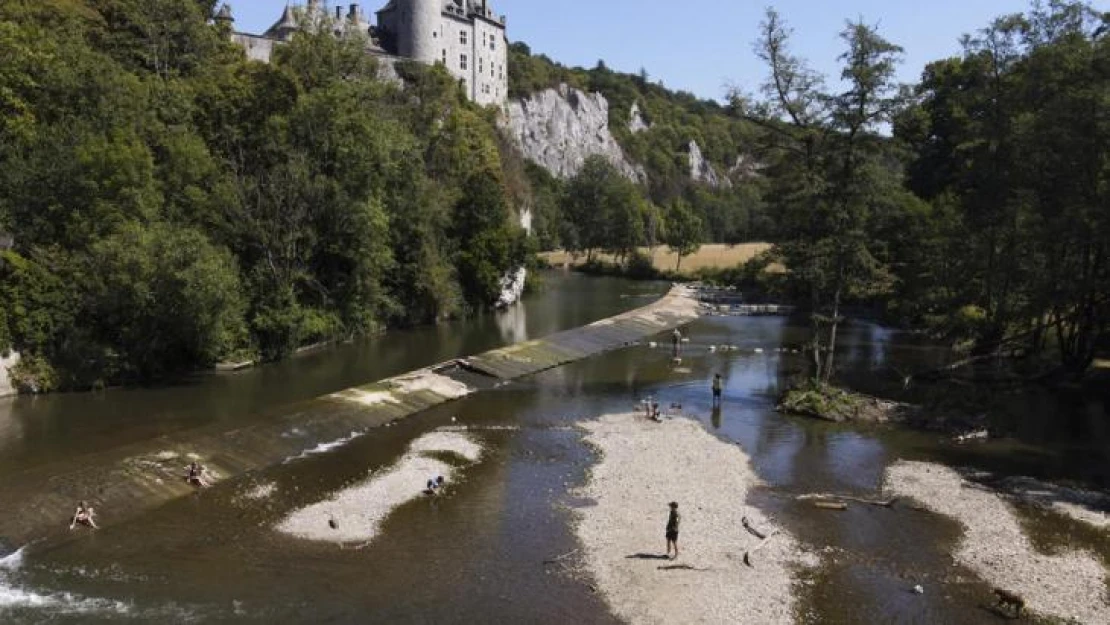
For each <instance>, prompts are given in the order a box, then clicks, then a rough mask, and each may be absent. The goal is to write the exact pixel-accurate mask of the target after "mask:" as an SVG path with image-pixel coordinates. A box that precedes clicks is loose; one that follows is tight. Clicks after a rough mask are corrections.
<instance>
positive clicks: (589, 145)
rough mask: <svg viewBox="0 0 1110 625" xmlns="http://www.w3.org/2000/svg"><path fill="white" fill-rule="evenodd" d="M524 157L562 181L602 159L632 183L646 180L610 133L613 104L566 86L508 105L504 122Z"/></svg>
mask: <svg viewBox="0 0 1110 625" xmlns="http://www.w3.org/2000/svg"><path fill="white" fill-rule="evenodd" d="M504 125H505V126H506V130H507V131H508V132H509V135H510V136H511V137H512V138H513V140H514V141H515V143H516V145H517V147H518V148H520V151H521V152H522V153H523V154H524V157H525V158H527V159H528V160H530V161H532V162H533V163H536V164H537V165H539V166H540V167H543V168H544V169H546V170H547V171H548V172H550V173H551V174H552V175H553V176H555V177H557V178H562V179H567V178H571V177H573V176H574V175H575V174H577V173H578V170H580V169H581V168H582V165H583V164H584V163H585V162H586V159H587V158H588V157H590V156H594V155H601V156H603V157H605V159H606V160H607V161H609V162H610V163H612V164H613V166H614V167H616V168H617V169H618V170H619V171H620V172H621V173H622V174H624V175H625V176H627V177H628V178H629V179H631V180H635V181H638V182H642V181H644V179H645V178H646V174H645V173H644V169H643V168H642V167H638V166H634V165H633V164H632V163H630V162H629V161H628V159H627V158H626V157H625V154H624V150H622V149H621V146H620V144H618V143H617V140H616V139H615V138H613V134H612V133H611V132H610V131H609V102H608V100H606V99H605V97H604V96H602V95H601V94H600V93H594V94H587V93H585V92H583V91H579V90H578V89H572V88H569V87H567V86H566V85H561V86H560V87H559V89H546V90H544V91H540V92H539V93H535V94H532V96H531V97H529V98H527V99H524V100H520V101H516V102H511V103H509V111H508V119H507V121H506V122H505V123H504Z"/></svg>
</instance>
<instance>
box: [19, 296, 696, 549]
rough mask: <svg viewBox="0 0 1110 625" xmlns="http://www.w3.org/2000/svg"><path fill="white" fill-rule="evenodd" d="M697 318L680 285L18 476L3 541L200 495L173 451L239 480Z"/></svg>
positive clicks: (61, 535)
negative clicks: (479, 348) (16, 505)
mask: <svg viewBox="0 0 1110 625" xmlns="http://www.w3.org/2000/svg"><path fill="white" fill-rule="evenodd" d="M697 317H698V304H697V301H696V300H695V299H694V297H693V295H692V293H691V291H690V290H689V289H686V288H684V287H675V288H673V289H671V291H670V292H669V293H667V294H666V295H665V296H663V297H662V298H660V299H659V300H657V301H655V302H652V303H649V304H647V305H645V306H642V307H640V308H637V309H634V310H630V311H627V312H623V313H621V314H617V315H614V316H611V317H609V318H607V319H602V320H601V321H596V322H594V323H591V324H588V325H585V326H582V327H579V328H574V329H570V330H565V331H562V332H557V333H554V334H551V335H549V336H546V337H544V338H542V339H536V340H532V341H525V342H522V343H517V344H513V345H510V346H508V347H503V348H500V349H494V350H491V351H487V352H484V353H482V354H478V355H475V356H471V357H469V358H464V359H453V360H451V361H448V362H445V363H442V364H440V365H437V366H433V367H429V368H426V369H420V370H417V371H414V372H411V373H407V374H403V375H399V376H394V377H392V378H387V379H385V380H381V381H379V382H375V383H372V384H366V385H362V386H357V387H353V388H349V389H347V390H344V391H339V392H334V393H329V394H327V395H325V396H322V397H319V398H317V399H314V400H311V401H309V402H303V403H299V404H295V405H292V406H290V407H289V408H288V409H287V410H284V411H282V412H281V413H279V414H275V415H272V416H271V417H269V418H267V419H265V420H263V421H258V422H254V423H251V424H250V425H247V426H243V427H233V428H229V427H228V426H227V425H225V424H222V423H214V424H211V425H208V426H205V427H201V428H196V429H192V430H187V431H181V432H174V433H172V434H169V435H166V436H163V437H160V438H158V439H156V440H149V441H144V442H141V443H135V444H130V445H125V446H121V447H114V448H110V449H107V450H105V451H103V452H101V453H98V454H94V455H87V456H84V457H82V459H81V462H80V464H75V463H69V462H64V461H63V462H59V463H56V464H42V465H38V466H36V467H34V468H32V469H30V470H27V471H23V472H21V473H17V474H8V475H5V481H4V482H3V483H0V501H18V502H20V503H21V513H20V514H18V515H6V516H0V536H3V537H6V538H8V539H10V540H11V541H13V542H14V543H15V544H21V545H22V544H26V543H29V542H32V541H35V540H41V539H47V540H51V539H58V540H69V539H72V536H73V534H72V533H68V532H66V531H65V526H64V524H61V525H60V524H59V523H58V519H65V518H68V515H70V514H71V513H72V511H73V505H74V502H77V501H82V500H87V501H89V502H90V503H91V504H92V505H93V506H95V507H96V508H97V510H98V511H100V521H101V525H102V526H107V525H110V524H113V523H117V522H121V521H123V520H125V519H127V518H128V517H130V516H132V515H134V514H137V513H140V512H142V511H144V510H146V509H149V508H150V507H153V506H157V505H160V504H163V503H166V502H167V501H170V500H172V499H176V498H179V497H183V496H185V495H188V494H190V493H192V492H193V490H192V488H190V487H189V486H188V485H187V484H186V483H185V482H184V480H182V479H181V477H180V472H181V466H180V463H174V462H162V461H161V460H160V458H163V457H168V455H169V454H174V457H190V458H197V459H199V460H200V461H201V462H202V463H203V464H204V465H205V466H206V467H207V468H208V469H209V471H210V472H211V473H212V474H214V475H219V476H221V477H223V478H225V479H230V478H234V477H237V476H240V475H243V474H244V473H246V472H248V471H251V470H255V469H260V468H264V467H267V466H271V465H275V464H279V463H282V462H287V461H292V460H296V459H299V458H303V457H305V456H306V454H308V455H311V454H312V453H315V452H317V450H321V449H334V448H336V447H339V446H342V445H345V444H348V443H350V442H351V441H353V440H356V439H357V438H359V437H362V436H365V435H367V434H368V433H370V432H371V431H372V430H373V429H374V428H377V427H381V426H385V425H387V424H390V423H392V422H394V421H397V420H400V419H404V418H406V417H409V416H411V415H414V414H417V413H419V412H422V411H424V410H427V409H429V408H432V407H435V406H439V405H442V404H445V403H447V402H451V401H455V400H457V399H459V398H460V397H462V396H465V395H469V394H471V393H473V392H477V391H479V390H481V388H491V387H494V386H497V385H502V384H504V383H507V382H509V381H512V380H516V379H519V378H521V377H524V376H529V375H533V374H536V373H539V372H541V371H546V370H548V369H552V368H555V367H559V366H561V365H565V364H568V363H571V362H575V361H578V360H583V359H586V358H590V357H592V356H596V355H598V354H602V353H605V352H607V351H611V350H614V349H619V348H622V347H625V346H627V345H630V344H634V343H637V342H639V341H642V340H645V339H647V338H648V337H651V336H655V335H657V334H659V333H663V332H668V331H670V330H672V329H674V328H675V327H678V326H682V325H685V324H687V323H689V322H691V321H693V320H695V319H696V318H697ZM452 376H454V377H452ZM470 382H473V383H474V386H471V384H470ZM306 414H311V415H312V418H306V417H305V415H306ZM425 479H426V478H425Z"/></svg>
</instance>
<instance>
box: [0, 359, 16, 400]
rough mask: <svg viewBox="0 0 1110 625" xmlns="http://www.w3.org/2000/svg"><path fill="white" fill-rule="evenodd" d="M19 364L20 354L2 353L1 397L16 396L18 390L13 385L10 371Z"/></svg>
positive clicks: (0, 364) (0, 372)
mask: <svg viewBox="0 0 1110 625" xmlns="http://www.w3.org/2000/svg"><path fill="white" fill-rule="evenodd" d="M18 364H19V354H18V353H16V352H10V353H8V354H4V353H2V352H0V397H7V396H8V395H15V394H16V392H17V389H16V388H15V386H14V385H13V384H12V378H11V375H10V374H9V373H8V369H10V368H11V367H14V366H16V365H18Z"/></svg>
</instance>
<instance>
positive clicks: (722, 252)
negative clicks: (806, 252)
mask: <svg viewBox="0 0 1110 625" xmlns="http://www.w3.org/2000/svg"><path fill="white" fill-rule="evenodd" d="M769 249H771V244H769V243H743V244H740V245H720V244H712V245H703V246H701V249H700V250H698V252H697V253H695V254H691V255H690V256H687V257H685V258H683V259H682V267H681V269H682V272H681V273H682V274H683V275H689V274H691V273H693V272H695V271H697V270H699V269H729V268H732V267H736V266H737V265H741V264H743V263H746V262H748V261H749V260H751V259H753V258H755V257H756V256H758V255H759V254H762V253H763V252H765V251H767V250H769ZM640 251H641V252H643V253H644V254H650V253H651V252H650V250H648V249H647V248H642V249H641V250H640ZM540 256H541V257H542V258H543V259H544V260H546V261H547V262H549V263H551V264H552V265H554V266H557V267H558V266H562V265H564V264H568V263H569V264H571V265H574V266H578V265H583V264H585V262H586V256H585V255H584V254H583V255H581V256H578V257H577V258H575V257H573V256H571V255H570V254H568V253H567V252H545V253H543V254H540ZM599 258H601V260H604V261H606V262H613V258H612V257H611V256H609V255H607V254H600V255H599ZM677 262H678V256H676V255H675V254H673V253H671V251H670V250H669V249H668V248H666V247H658V248H656V249H655V254H654V255H653V256H652V264H653V265H654V266H655V268H656V269H658V270H659V271H674V268H675V264H676V263H677Z"/></svg>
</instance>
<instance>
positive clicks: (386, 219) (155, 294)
mask: <svg viewBox="0 0 1110 625" xmlns="http://www.w3.org/2000/svg"><path fill="white" fill-rule="evenodd" d="M215 4H216V3H215V2H213V1H211V0H199V1H198V0H151V1H147V0H143V1H138V0H51V1H49V2H23V1H18V2H5V3H3V4H2V5H0V162H2V163H4V167H0V228H2V229H4V230H6V231H10V232H11V234H12V235H13V236H14V238H15V240H16V242H17V247H16V249H15V250H14V251H11V252H5V253H4V255H3V261H2V263H0V278H2V280H0V296H2V300H3V305H2V308H0V310H2V312H0V343H2V344H3V346H4V348H7V347H8V346H9V345H10V346H11V347H13V348H15V349H18V350H19V351H20V352H22V353H24V354H25V355H26V356H27V359H26V360H25V362H26V363H27V364H26V365H25V372H26V379H27V381H28V388H35V389H38V390H49V389H53V388H87V387H90V386H96V385H101V384H112V383H118V382H127V381H133V380H136V381H137V380H153V379H160V378H164V377H166V376H173V375H177V374H179V373H182V372H187V371H191V370H194V369H197V368H201V367H207V366H210V365H212V364H213V363H215V362H216V361H218V360H220V359H222V358H225V357H230V356H241V355H242V354H247V353H249V354H252V355H254V354H257V355H261V356H262V357H263V358H280V357H283V356H285V355H287V354H290V353H292V352H293V351H295V350H296V349H297V348H299V347H301V346H302V345H305V344H306V343H313V342H317V341H326V340H331V339H335V338H341V337H347V336H352V335H356V334H361V333H367V332H377V331H380V330H381V329H383V328H385V327H387V326H389V325H406V324H413V323H424V322H429V321H435V320H438V319H442V318H445V317H450V316H453V315H458V314H461V313H464V312H466V311H467V310H472V309H477V308H482V307H485V306H489V305H492V303H493V301H494V299H495V296H496V294H497V291H498V288H497V287H498V283H499V280H500V278H501V276H502V275H504V274H505V273H506V272H507V271H508V270H510V269H512V268H514V267H516V266H520V265H523V264H526V262H527V255H528V254H529V250H530V249H531V247H530V244H529V243H527V242H526V241H525V240H524V235H523V234H522V233H521V232H519V230H518V228H517V227H516V225H515V224H516V222H517V216H516V213H517V212H518V210H520V209H522V208H523V205H524V204H526V202H527V201H528V199H529V198H530V190H529V189H528V188H527V187H528V177H527V175H526V174H525V172H524V170H523V166H522V164H521V163H519V157H517V160H516V161H511V158H510V157H512V156H514V155H513V153H512V151H511V150H506V149H504V147H503V146H499V143H498V142H499V136H498V132H497V129H496V123H495V122H496V118H495V115H494V114H493V113H491V112H489V111H483V110H480V109H479V108H477V107H476V106H474V105H472V104H471V103H469V102H468V101H467V100H466V98H465V97H464V96H463V94H462V93H461V92H460V90H459V88H458V85H457V83H456V81H455V80H454V79H452V78H451V76H450V75H449V74H448V73H447V72H446V71H445V70H443V69H442V68H430V67H425V66H422V65H419V64H414V63H401V64H399V65H398V67H397V70H398V73H399V74H400V75H401V76H402V77H403V78H404V80H405V81H406V85H405V86H404V87H403V88H402V87H399V86H397V85H395V84H393V83H390V82H387V81H383V80H379V78H378V62H377V61H376V60H375V59H374V58H373V57H370V56H368V55H367V54H366V53H365V41H361V40H359V39H358V38H357V37H342V38H336V37H334V36H332V35H331V34H329V33H328V32H326V31H327V29H319V34H315V32H304V33H300V34H298V35H297V36H296V37H294V39H293V40H292V41H291V42H290V43H289V44H287V45H283V46H280V47H279V48H278V49H277V50H276V51H275V55H274V62H273V63H272V64H269V65H263V64H259V63H254V62H248V61H247V60H246V59H245V56H244V54H243V52H242V51H241V50H240V49H238V48H237V47H235V46H234V45H233V44H232V43H231V42H230V41H229V39H228V33H227V32H226V29H224V28H222V27H220V26H217V25H214V24H212V23H211V22H210V18H211V16H212V14H213V10H214V8H215ZM514 168H515V169H514ZM546 201H547V202H548V203H549V204H550V202H551V197H550V196H548V197H547V200H546Z"/></svg>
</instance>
